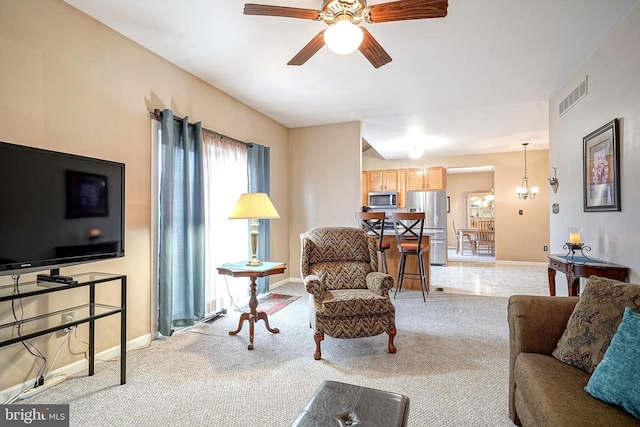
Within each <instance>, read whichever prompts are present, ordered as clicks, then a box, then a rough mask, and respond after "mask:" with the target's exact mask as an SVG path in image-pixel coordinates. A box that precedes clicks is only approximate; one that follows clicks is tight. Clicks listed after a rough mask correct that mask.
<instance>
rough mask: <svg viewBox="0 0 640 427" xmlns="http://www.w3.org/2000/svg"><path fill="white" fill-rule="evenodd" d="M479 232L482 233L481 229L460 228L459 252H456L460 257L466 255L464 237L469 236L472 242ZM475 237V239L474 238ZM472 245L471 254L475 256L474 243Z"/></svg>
mask: <svg viewBox="0 0 640 427" xmlns="http://www.w3.org/2000/svg"><path fill="white" fill-rule="evenodd" d="M478 232H480V229H479V228H458V250H457V251H456V253H459V254H460V255H464V251H463V249H464V241H463V240H462V236H464V235H465V234H468V235H469V240H470V241H471V240H472V239H473V238H475V237H476V235H477V234H478ZM472 235H473V238H472ZM470 243H471V252H472V253H473V254H475V249H474V248H473V243H472V242H470Z"/></svg>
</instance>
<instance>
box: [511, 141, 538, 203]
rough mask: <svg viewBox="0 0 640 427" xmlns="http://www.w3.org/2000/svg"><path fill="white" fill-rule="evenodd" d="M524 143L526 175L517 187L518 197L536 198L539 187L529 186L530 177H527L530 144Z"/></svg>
mask: <svg viewBox="0 0 640 427" xmlns="http://www.w3.org/2000/svg"><path fill="white" fill-rule="evenodd" d="M522 145H524V177H523V178H522V184H521V185H520V187H517V188H516V193H517V194H518V199H524V200H526V199H527V198H530V199H535V198H536V194H537V193H538V187H531V188H529V178H528V177H527V145H529V143H528V142H525V143H523V144H522Z"/></svg>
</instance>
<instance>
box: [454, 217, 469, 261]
mask: <svg viewBox="0 0 640 427" xmlns="http://www.w3.org/2000/svg"><path fill="white" fill-rule="evenodd" d="M451 224H453V234H454V235H455V236H456V241H457V245H456V254H461V255H464V250H465V248H466V249H470V250H471V253H472V254H474V253H475V249H474V247H473V241H472V240H471V234H469V233H462V235H460V234H458V229H457V228H456V222H455V221H454V220H451ZM460 239H462V241H460Z"/></svg>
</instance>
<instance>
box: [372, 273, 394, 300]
mask: <svg viewBox="0 0 640 427" xmlns="http://www.w3.org/2000/svg"><path fill="white" fill-rule="evenodd" d="M366 280H367V288H369V290H370V291H371V292H375V293H376V294H378V295H382V296H385V295H387V294H388V293H389V289H391V288H393V277H391V276H390V275H388V274H386V273H380V272H378V271H374V272H372V273H369V274H367V277H366Z"/></svg>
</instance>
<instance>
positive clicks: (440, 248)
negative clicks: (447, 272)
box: [407, 191, 447, 265]
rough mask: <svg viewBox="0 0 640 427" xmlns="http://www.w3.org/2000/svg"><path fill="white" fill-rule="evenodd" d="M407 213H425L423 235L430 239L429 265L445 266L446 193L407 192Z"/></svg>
mask: <svg viewBox="0 0 640 427" xmlns="http://www.w3.org/2000/svg"><path fill="white" fill-rule="evenodd" d="M407 211H408V212H425V213H426V221H425V223H424V228H425V231H424V232H425V234H428V235H429V237H430V238H431V248H430V252H431V264H432V265H446V264H447V192H446V191H407Z"/></svg>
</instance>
